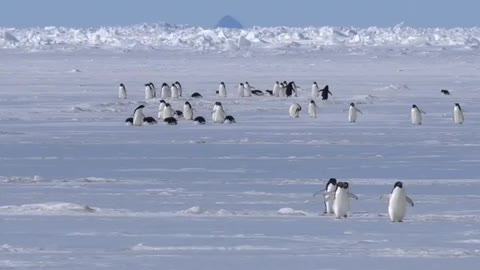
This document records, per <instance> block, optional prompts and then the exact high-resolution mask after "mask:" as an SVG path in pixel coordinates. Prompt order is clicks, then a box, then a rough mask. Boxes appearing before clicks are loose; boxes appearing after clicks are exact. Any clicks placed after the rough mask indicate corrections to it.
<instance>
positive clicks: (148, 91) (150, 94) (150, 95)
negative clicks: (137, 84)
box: [145, 83, 153, 100]
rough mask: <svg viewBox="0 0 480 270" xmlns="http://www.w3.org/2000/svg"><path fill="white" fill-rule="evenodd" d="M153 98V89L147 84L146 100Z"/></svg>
mask: <svg viewBox="0 0 480 270" xmlns="http://www.w3.org/2000/svg"><path fill="white" fill-rule="evenodd" d="M152 98H153V89H152V86H151V85H150V83H147V84H145V99H146V100H148V99H152Z"/></svg>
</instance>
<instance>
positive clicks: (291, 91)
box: [285, 81, 297, 97]
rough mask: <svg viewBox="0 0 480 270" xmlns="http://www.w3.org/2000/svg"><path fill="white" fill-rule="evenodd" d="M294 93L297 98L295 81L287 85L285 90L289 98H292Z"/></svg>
mask: <svg viewBox="0 0 480 270" xmlns="http://www.w3.org/2000/svg"><path fill="white" fill-rule="evenodd" d="M294 93H295V96H297V85H296V84H295V82H294V81H291V82H289V83H288V84H287V87H286V88H285V95H286V96H287V97H291V96H292V95H293V94H294Z"/></svg>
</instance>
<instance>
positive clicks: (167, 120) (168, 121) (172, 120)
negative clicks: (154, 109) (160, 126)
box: [163, 117, 177, 125]
mask: <svg viewBox="0 0 480 270" xmlns="http://www.w3.org/2000/svg"><path fill="white" fill-rule="evenodd" d="M163 122H164V123H165V124H168V125H176V124H177V119H175V118H174V117H167V118H165V119H163Z"/></svg>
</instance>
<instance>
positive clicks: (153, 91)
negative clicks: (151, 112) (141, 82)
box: [149, 82, 157, 98]
mask: <svg viewBox="0 0 480 270" xmlns="http://www.w3.org/2000/svg"><path fill="white" fill-rule="evenodd" d="M149 84H150V88H151V89H152V96H153V97H154V98H156V97H157V89H156V88H155V85H154V84H153V83H152V82H150V83H149Z"/></svg>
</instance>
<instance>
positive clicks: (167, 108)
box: [162, 103, 173, 120]
mask: <svg viewBox="0 0 480 270" xmlns="http://www.w3.org/2000/svg"><path fill="white" fill-rule="evenodd" d="M169 117H173V109H172V106H171V105H170V103H167V104H165V108H164V109H163V113H162V119H164V120H165V119H166V118H169Z"/></svg>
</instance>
